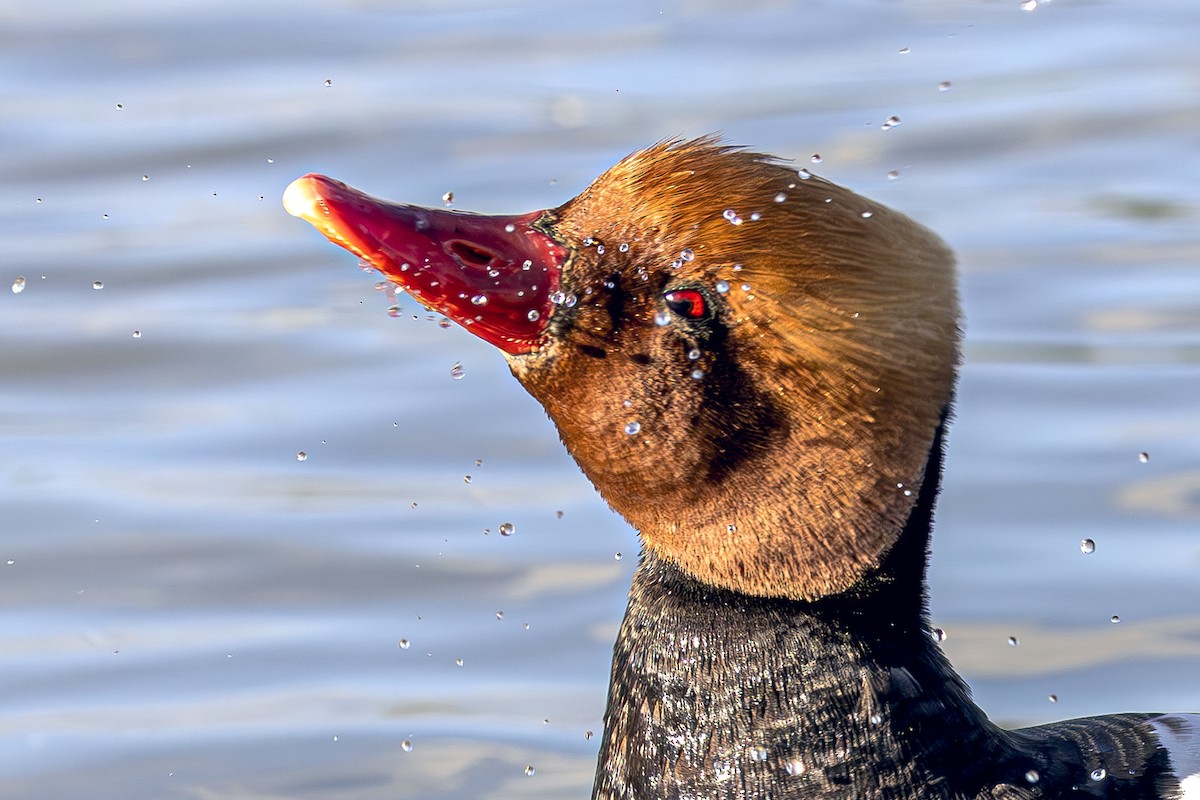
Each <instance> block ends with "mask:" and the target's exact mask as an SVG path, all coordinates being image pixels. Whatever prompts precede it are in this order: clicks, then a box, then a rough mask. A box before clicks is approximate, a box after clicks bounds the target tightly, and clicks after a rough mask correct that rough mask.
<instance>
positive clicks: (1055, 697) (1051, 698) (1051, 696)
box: [1046, 694, 1058, 703]
mask: <svg viewBox="0 0 1200 800" xmlns="http://www.w3.org/2000/svg"><path fill="white" fill-rule="evenodd" d="M1046 699H1047V700H1049V701H1050V702H1051V703H1057V702H1058V695H1056V694H1048V695H1046Z"/></svg>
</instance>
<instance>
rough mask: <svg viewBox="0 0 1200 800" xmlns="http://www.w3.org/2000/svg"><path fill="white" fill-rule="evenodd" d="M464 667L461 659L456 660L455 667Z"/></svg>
mask: <svg viewBox="0 0 1200 800" xmlns="http://www.w3.org/2000/svg"><path fill="white" fill-rule="evenodd" d="M462 665H463V660H462V659H461V658H456V659H454V666H456V667H461V666H462Z"/></svg>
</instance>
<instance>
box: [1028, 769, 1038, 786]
mask: <svg viewBox="0 0 1200 800" xmlns="http://www.w3.org/2000/svg"><path fill="white" fill-rule="evenodd" d="M1041 779H1042V776H1041V775H1038V771H1037V770H1036V769H1031V770H1029V772H1026V773H1025V781H1026V782H1027V783H1037V782H1038V781H1040V780H1041Z"/></svg>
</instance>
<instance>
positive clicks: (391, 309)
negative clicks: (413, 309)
mask: <svg viewBox="0 0 1200 800" xmlns="http://www.w3.org/2000/svg"><path fill="white" fill-rule="evenodd" d="M401 313H402V312H401V310H400V306H388V309H387V315H388V316H389V317H391V318H392V319H396V318H398V317H399V316H400V314H401Z"/></svg>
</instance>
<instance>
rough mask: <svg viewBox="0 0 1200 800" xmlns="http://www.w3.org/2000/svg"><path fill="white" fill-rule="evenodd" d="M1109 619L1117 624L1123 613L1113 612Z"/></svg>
mask: <svg viewBox="0 0 1200 800" xmlns="http://www.w3.org/2000/svg"><path fill="white" fill-rule="evenodd" d="M1108 621H1109V622H1111V623H1112V624H1113V625H1116V624H1117V623H1118V622H1120V621H1121V615H1120V614H1113V615H1112V616H1111V617H1109V618H1108Z"/></svg>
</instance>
